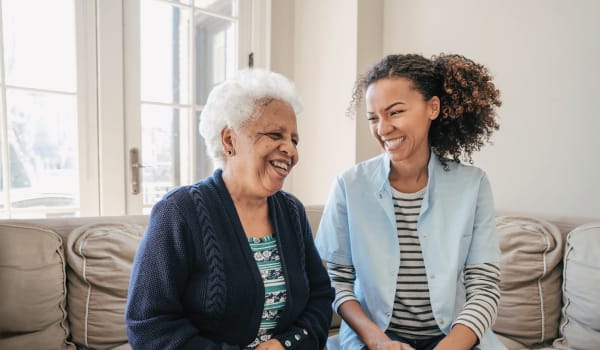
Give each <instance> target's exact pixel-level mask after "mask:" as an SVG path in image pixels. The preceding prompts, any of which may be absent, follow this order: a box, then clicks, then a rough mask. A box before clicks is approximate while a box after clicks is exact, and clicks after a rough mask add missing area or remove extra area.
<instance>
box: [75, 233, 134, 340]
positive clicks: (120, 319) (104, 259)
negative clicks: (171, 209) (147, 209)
mask: <svg viewBox="0 0 600 350" xmlns="http://www.w3.org/2000/svg"><path fill="white" fill-rule="evenodd" d="M144 229H145V227H144V226H143V225H139V224H130V223H124V224H116V223H115V224H111V223H100V224H88V225H84V226H82V227H80V228H77V229H75V230H73V231H72V232H71V233H70V234H69V236H68V239H67V248H66V255H67V261H68V263H69V269H68V270H67V274H68V288H69V295H68V310H69V319H70V321H71V322H70V323H71V333H72V339H73V341H74V342H75V343H76V344H77V345H78V346H80V347H89V348H94V349H99V350H102V349H110V348H113V347H115V346H118V345H120V344H123V343H127V334H126V327H125V316H124V314H125V304H126V302H127V290H128V287H129V277H130V273H131V266H132V262H133V259H134V257H135V252H136V250H137V247H138V245H139V243H140V239H141V237H142V235H143V232H144Z"/></svg>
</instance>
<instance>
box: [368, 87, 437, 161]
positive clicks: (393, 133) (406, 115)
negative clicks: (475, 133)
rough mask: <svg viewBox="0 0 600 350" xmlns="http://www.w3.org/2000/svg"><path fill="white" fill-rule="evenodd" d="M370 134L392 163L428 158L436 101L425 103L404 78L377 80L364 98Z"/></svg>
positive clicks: (435, 99)
mask: <svg viewBox="0 0 600 350" xmlns="http://www.w3.org/2000/svg"><path fill="white" fill-rule="evenodd" d="M365 101H366V105H367V118H368V120H369V125H370V127H371V134H372V135H373V137H374V138H375V139H376V140H377V142H378V143H379V145H380V146H381V148H382V149H383V150H385V151H386V152H387V153H388V155H389V156H390V160H391V161H392V163H394V162H399V161H404V160H410V159H411V158H413V157H416V156H423V155H425V157H427V155H428V154H429V153H428V152H429V141H428V135H429V127H430V125H431V121H432V120H433V119H435V118H437V116H438V113H437V111H439V99H438V98H437V97H433V98H431V99H430V100H429V101H426V100H425V99H424V97H423V95H422V94H421V93H419V92H418V91H417V90H415V89H414V88H413V87H412V82H411V81H410V80H409V79H406V78H393V79H381V80H378V81H376V82H374V83H373V84H371V85H369V87H368V88H367V91H366V94H365Z"/></svg>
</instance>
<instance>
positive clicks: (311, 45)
mask: <svg viewBox="0 0 600 350" xmlns="http://www.w3.org/2000/svg"><path fill="white" fill-rule="evenodd" d="M355 3H356V0H353V1H348V0H302V1H295V4H294V5H295V7H294V14H295V15H294V38H293V41H294V47H293V50H294V64H293V66H294V72H293V79H294V81H295V83H296V87H297V89H298V92H299V94H300V96H301V98H302V100H303V102H304V111H303V112H302V114H301V115H300V117H299V119H298V124H299V125H298V132H299V134H300V145H299V153H300V162H299V163H298V165H297V166H296V169H295V170H294V171H293V178H292V188H291V191H292V192H293V193H294V194H296V195H297V196H298V197H299V198H300V199H301V200H302V201H303V202H304V204H307V205H308V204H322V203H324V201H325V198H326V197H327V193H328V192H329V188H330V185H331V183H332V181H333V179H334V178H335V175H336V174H338V173H339V172H341V171H342V170H343V169H345V168H347V167H349V166H351V165H352V164H354V152H355V147H356V145H355V139H354V135H355V133H356V128H355V124H354V121H353V120H351V119H349V118H345V117H344V110H345V108H346V105H347V103H348V98H349V96H350V91H351V87H352V84H353V82H354V79H355V77H356V14H357V7H356V4H355ZM332 14H335V16H332Z"/></svg>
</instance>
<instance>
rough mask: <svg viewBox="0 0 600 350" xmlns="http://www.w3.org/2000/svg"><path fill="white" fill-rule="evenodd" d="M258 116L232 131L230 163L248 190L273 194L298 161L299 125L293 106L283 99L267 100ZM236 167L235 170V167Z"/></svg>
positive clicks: (259, 193) (281, 185)
mask: <svg viewBox="0 0 600 350" xmlns="http://www.w3.org/2000/svg"><path fill="white" fill-rule="evenodd" d="M258 113H260V114H259V116H258V117H257V118H255V119H252V120H251V121H250V122H248V123H247V124H245V125H243V126H242V128H241V130H239V132H238V133H235V132H234V133H233V135H232V141H233V148H234V152H235V154H234V155H233V157H230V159H229V162H228V163H229V164H228V165H229V166H232V167H233V168H235V171H236V172H239V173H238V174H237V175H236V177H237V178H238V179H239V180H241V181H242V183H243V184H244V185H245V186H247V187H248V188H247V190H249V191H250V192H252V193H254V194H255V195H259V196H270V195H272V194H273V193H275V192H277V191H279V190H280V189H281V188H282V187H283V183H284V181H285V178H286V177H287V175H288V174H289V173H290V171H291V170H292V168H293V167H294V165H296V163H298V150H297V149H296V147H297V145H298V141H299V139H298V127H297V125H296V114H295V113H294V110H293V109H292V107H291V106H290V105H289V104H287V103H285V102H283V101H280V100H266V101H265V104H264V105H263V106H262V107H260V109H259V111H258ZM232 170H233V169H232Z"/></svg>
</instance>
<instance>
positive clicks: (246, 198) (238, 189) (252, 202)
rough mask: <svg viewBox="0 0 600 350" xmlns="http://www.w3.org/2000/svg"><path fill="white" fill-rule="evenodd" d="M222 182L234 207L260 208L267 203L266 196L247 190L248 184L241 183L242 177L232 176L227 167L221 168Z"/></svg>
mask: <svg viewBox="0 0 600 350" xmlns="http://www.w3.org/2000/svg"><path fill="white" fill-rule="evenodd" d="M222 177H223V182H224V183H225V187H227V192H229V195H230V196H231V199H232V200H233V203H234V204H235V206H236V208H238V209H240V208H254V209H256V208H260V207H262V206H264V205H266V204H267V197H265V196H260V195H257V194H254V193H251V192H250V191H248V186H245V185H244V184H243V183H242V181H243V180H242V179H243V177H239V176H238V177H237V178H236V177H234V176H233V175H232V174H231V172H230V171H228V170H227V169H224V170H223V175H222Z"/></svg>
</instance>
